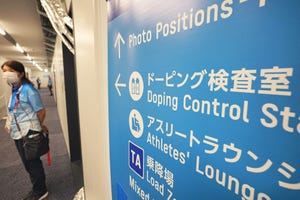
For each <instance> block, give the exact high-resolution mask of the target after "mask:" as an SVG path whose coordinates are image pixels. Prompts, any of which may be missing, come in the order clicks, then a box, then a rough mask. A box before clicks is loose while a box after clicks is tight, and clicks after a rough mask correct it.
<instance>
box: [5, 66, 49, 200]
mask: <svg viewBox="0 0 300 200" xmlns="http://www.w3.org/2000/svg"><path fill="white" fill-rule="evenodd" d="M1 69H2V71H3V78H4V79H6V81H7V84H8V85H9V86H11V89H12V90H11V91H12V93H11V97H10V100H9V102H8V111H9V113H8V118H7V122H6V125H5V130H6V132H7V133H9V134H10V135H11V138H12V139H13V140H14V142H15V145H16V147H17V150H18V153H19V155H20V157H21V160H22V163H23V165H24V167H25V169H26V171H27V172H28V174H29V177H30V180H31V183H32V190H31V191H30V192H29V193H28V194H27V195H26V196H25V197H24V198H23V199H24V200H41V199H45V198H46V197H47V196H48V191H47V187H46V177H45V172H44V168H43V163H42V161H41V159H40V158H37V159H35V160H26V158H25V155H24V148H23V140H22V137H24V136H26V135H27V133H28V131H29V129H30V130H33V131H41V130H42V129H46V127H45V126H44V125H43V122H44V119H45V116H46V110H45V108H44V105H43V102H42V99H41V97H40V94H39V92H38V91H37V90H36V89H35V87H34V86H33V84H32V83H31V81H30V80H29V79H27V78H26V76H25V68H24V66H23V64H22V63H20V62H18V61H7V62H5V63H3V64H2V66H1ZM16 102H17V103H16ZM16 121H17V123H16Z"/></svg>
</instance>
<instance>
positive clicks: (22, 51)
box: [16, 43, 25, 53]
mask: <svg viewBox="0 0 300 200" xmlns="http://www.w3.org/2000/svg"><path fill="white" fill-rule="evenodd" d="M16 48H17V49H18V50H19V51H20V52H21V53H24V52H25V51H24V49H23V48H22V47H21V46H20V45H19V44H18V43H16Z"/></svg>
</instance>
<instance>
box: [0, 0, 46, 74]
mask: <svg viewBox="0 0 300 200" xmlns="http://www.w3.org/2000/svg"><path fill="white" fill-rule="evenodd" d="M0 26H2V27H3V28H4V29H5V31H6V32H7V33H8V34H9V35H10V36H11V37H12V38H13V39H14V40H15V41H16V42H17V43H19V44H20V46H21V47H22V48H23V49H24V50H25V52H27V53H28V54H29V55H30V57H32V58H33V60H34V61H35V62H36V63H37V64H39V65H40V66H41V67H42V68H44V69H45V68H48V67H50V66H49V65H50V64H51V63H49V59H48V57H47V53H46V49H45V44H44V34H43V29H42V26H41V19H40V15H39V14H38V6H37V1H36V0H0ZM0 57H2V58H3V59H4V60H18V61H20V62H22V63H23V64H24V65H25V66H26V67H29V68H31V69H32V70H37V68H36V67H35V66H34V65H33V64H32V62H31V61H29V60H28V59H27V57H26V56H25V55H24V54H22V53H21V52H19V51H18V50H17V49H16V48H15V46H14V45H13V44H12V43H10V42H9V41H7V40H6V39H5V38H4V36H2V35H0ZM51 59H52V58H51ZM1 64H2V63H1ZM1 64H0V65H1Z"/></svg>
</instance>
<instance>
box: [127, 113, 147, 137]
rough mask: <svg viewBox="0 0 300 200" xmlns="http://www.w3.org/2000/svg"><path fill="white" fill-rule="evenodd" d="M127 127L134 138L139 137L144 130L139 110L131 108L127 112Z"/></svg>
mask: <svg viewBox="0 0 300 200" xmlns="http://www.w3.org/2000/svg"><path fill="white" fill-rule="evenodd" d="M129 128H130V132H131V134H132V135H133V136H134V137H135V138H140V137H141V136H142V135H143V131H144V121H143V117H142V115H141V114H140V112H139V111H137V110H136V109H132V110H131V111H130V113H129Z"/></svg>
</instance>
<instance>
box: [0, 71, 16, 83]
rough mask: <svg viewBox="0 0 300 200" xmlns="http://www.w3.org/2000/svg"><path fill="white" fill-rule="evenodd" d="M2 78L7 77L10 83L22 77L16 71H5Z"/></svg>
mask: <svg viewBox="0 0 300 200" xmlns="http://www.w3.org/2000/svg"><path fill="white" fill-rule="evenodd" d="M2 78H4V79H6V81H7V83H8V84H9V85H12V84H14V83H17V82H19V80H20V78H19V77H18V74H17V73H15V72H3V76H2Z"/></svg>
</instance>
